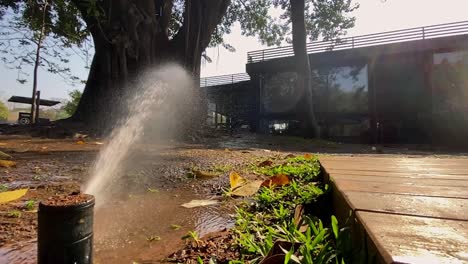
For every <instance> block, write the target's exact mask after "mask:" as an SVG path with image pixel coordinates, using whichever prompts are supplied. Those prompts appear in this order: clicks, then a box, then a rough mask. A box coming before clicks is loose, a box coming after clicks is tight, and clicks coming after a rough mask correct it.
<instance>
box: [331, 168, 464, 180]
mask: <svg viewBox="0 0 468 264" xmlns="http://www.w3.org/2000/svg"><path fill="white" fill-rule="evenodd" d="M326 172H327V173H329V174H334V173H336V174H343V173H345V174H347V175H361V176H380V177H399V178H431V179H447V180H449V179H451V180H468V174H459V175H456V174H441V173H419V172H402V171H375V170H346V169H334V168H328V167H327V168H326Z"/></svg>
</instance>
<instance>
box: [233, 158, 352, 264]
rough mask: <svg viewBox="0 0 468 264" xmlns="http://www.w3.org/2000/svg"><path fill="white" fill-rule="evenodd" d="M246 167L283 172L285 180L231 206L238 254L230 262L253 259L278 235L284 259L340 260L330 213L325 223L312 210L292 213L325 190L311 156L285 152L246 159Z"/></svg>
mask: <svg viewBox="0 0 468 264" xmlns="http://www.w3.org/2000/svg"><path fill="white" fill-rule="evenodd" d="M260 165H262V166H260ZM264 165H266V166H264ZM250 169H251V170H252V171H253V172H255V173H257V174H262V175H267V176H275V175H279V174H284V175H288V176H289V177H290V180H291V182H290V183H289V184H287V185H284V186H281V187H276V188H272V187H262V188H261V189H260V190H259V192H258V193H257V194H256V195H255V196H254V197H253V202H252V203H244V204H241V205H240V206H239V207H238V208H237V211H236V224H235V227H234V229H233V232H234V233H235V239H236V242H235V243H236V244H237V245H238V247H239V249H240V251H241V258H240V259H239V260H236V261H231V263H233V264H234V263H246V262H248V263H259V262H260V261H261V260H263V259H265V258H266V257H267V256H268V253H269V252H270V251H271V250H272V248H273V247H274V245H275V243H278V241H282V242H281V243H286V242H287V243H288V245H289V248H288V249H284V248H282V250H283V253H284V263H342V261H343V262H344V259H343V257H342V254H341V253H340V250H339V247H338V245H339V244H340V243H341V242H339V241H340V236H339V235H340V230H339V228H338V222H337V220H336V218H335V217H333V216H332V217H331V220H330V222H331V223H332V225H331V226H330V227H325V226H324V224H323V223H322V221H321V220H320V219H318V218H317V217H316V216H313V215H302V216H301V214H300V213H298V212H301V208H304V207H303V206H305V207H307V206H310V205H312V204H314V203H316V202H317V200H318V199H319V197H321V196H322V195H324V194H325V193H326V192H328V186H327V185H325V184H323V183H321V182H319V176H320V163H319V162H318V159H317V158H316V157H314V156H311V155H307V154H306V155H305V156H298V157H287V158H283V159H276V160H275V161H274V162H262V163H260V164H259V165H251V166H250Z"/></svg>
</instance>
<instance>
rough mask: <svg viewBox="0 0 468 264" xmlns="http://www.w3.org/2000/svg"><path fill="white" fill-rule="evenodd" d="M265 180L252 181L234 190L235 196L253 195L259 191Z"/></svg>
mask: <svg viewBox="0 0 468 264" xmlns="http://www.w3.org/2000/svg"><path fill="white" fill-rule="evenodd" d="M262 183H263V181H251V182H247V183H246V184H244V185H242V186H240V187H238V188H236V189H235V190H233V191H232V193H231V194H232V195H233V196H252V195H254V194H256V193H257V191H258V189H260V187H261V186H262Z"/></svg>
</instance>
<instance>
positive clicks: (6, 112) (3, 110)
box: [0, 101, 9, 120]
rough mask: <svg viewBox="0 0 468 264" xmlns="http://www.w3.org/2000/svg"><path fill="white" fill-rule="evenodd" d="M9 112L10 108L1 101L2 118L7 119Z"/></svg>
mask: <svg viewBox="0 0 468 264" xmlns="http://www.w3.org/2000/svg"><path fill="white" fill-rule="evenodd" d="M8 113H9V112H8V108H7V107H6V105H5V104H4V103H3V102H1V101H0V120H7V119H8Z"/></svg>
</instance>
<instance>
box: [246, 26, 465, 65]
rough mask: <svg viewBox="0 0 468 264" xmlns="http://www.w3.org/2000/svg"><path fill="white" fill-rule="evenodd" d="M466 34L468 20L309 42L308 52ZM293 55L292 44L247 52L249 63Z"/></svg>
mask: <svg viewBox="0 0 468 264" xmlns="http://www.w3.org/2000/svg"><path fill="white" fill-rule="evenodd" d="M464 34H468V21H463V22H453V23H446V24H440V25H432V26H426V27H418V28H410V29H401V30H394V31H387V32H382V33H375V34H367V35H361V36H355V37H347V38H339V39H334V40H328V41H313V42H310V43H307V52H308V53H309V54H311V53H320V52H326V51H334V50H344V49H354V48H360V47H367V46H376V45H382V44H390V43H398V42H406V41H412V40H424V39H433V38H440V37H447V36H456V35H464ZM293 55H294V51H293V47H292V46H284V47H278V48H270V49H264V50H256V51H250V52H248V53H247V63H255V62H261V61H266V60H271V59H276V58H283V57H289V56H293Z"/></svg>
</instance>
